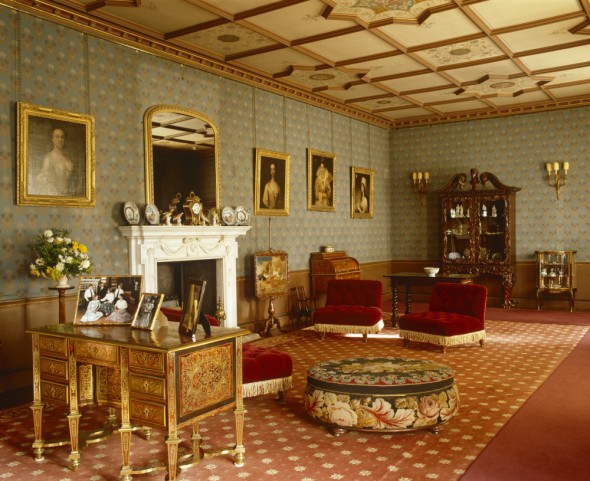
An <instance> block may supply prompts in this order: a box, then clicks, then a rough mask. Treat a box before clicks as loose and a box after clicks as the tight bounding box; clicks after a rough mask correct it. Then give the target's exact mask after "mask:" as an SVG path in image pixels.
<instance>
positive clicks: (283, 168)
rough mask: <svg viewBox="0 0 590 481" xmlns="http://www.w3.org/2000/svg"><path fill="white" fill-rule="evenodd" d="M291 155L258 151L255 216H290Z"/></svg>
mask: <svg viewBox="0 0 590 481" xmlns="http://www.w3.org/2000/svg"><path fill="white" fill-rule="evenodd" d="M289 161H290V155H289V154H283V153H281V152H273V151H271V150H263V149H256V176H255V180H254V182H255V186H254V214H255V215H289Z"/></svg>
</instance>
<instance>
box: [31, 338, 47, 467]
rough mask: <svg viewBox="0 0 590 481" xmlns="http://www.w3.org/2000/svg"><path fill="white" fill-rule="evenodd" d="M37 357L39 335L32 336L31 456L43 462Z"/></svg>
mask: <svg viewBox="0 0 590 481" xmlns="http://www.w3.org/2000/svg"><path fill="white" fill-rule="evenodd" d="M40 360H41V358H40V355H39V334H33V404H32V405H31V410H32V411H33V425H34V429H35V440H34V441H33V454H34V455H35V460H36V461H42V460H43V406H45V404H44V403H43V402H41V369H40Z"/></svg>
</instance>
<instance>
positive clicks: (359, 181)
mask: <svg viewBox="0 0 590 481" xmlns="http://www.w3.org/2000/svg"><path fill="white" fill-rule="evenodd" d="M374 173H375V171H374V170H372V169H363V168H361V167H353V168H352V173H351V176H350V177H351V180H352V186H351V190H350V213H351V217H352V218H353V219H372V218H373V198H374V197H373V177H374Z"/></svg>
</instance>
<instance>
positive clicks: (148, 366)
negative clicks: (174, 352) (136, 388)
mask: <svg viewBox="0 0 590 481" xmlns="http://www.w3.org/2000/svg"><path fill="white" fill-rule="evenodd" d="M164 366H165V356H164V354H163V353H161V352H152V351H142V350H140V349H129V370H131V371H134V372H141V371H143V372H146V371H147V372H152V373H157V374H164V373H165V369H164Z"/></svg>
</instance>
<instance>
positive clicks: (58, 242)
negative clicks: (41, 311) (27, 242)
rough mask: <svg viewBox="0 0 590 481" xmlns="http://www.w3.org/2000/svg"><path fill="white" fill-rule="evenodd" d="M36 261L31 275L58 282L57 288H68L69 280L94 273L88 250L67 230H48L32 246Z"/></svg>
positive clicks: (33, 263) (32, 265)
mask: <svg viewBox="0 0 590 481" xmlns="http://www.w3.org/2000/svg"><path fill="white" fill-rule="evenodd" d="M31 248H32V249H33V252H34V254H35V256H36V259H35V260H34V261H33V262H32V263H31V265H30V268H31V275H33V276H35V277H45V278H50V279H53V280H54V281H57V285H56V287H68V279H71V278H73V277H78V276H80V275H82V274H90V273H91V272H92V263H91V262H90V259H88V249H87V248H86V246H85V245H84V244H81V243H79V242H76V241H74V240H72V239H71V238H70V237H69V231H67V230H66V229H55V228H54V229H48V230H46V231H44V232H43V233H42V234H41V235H39V236H37V240H36V241H35V243H34V244H33V245H32V246H31Z"/></svg>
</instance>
